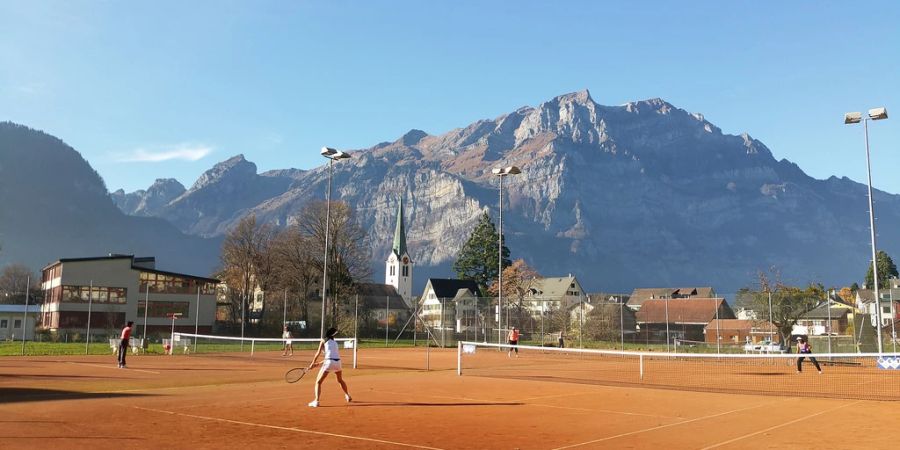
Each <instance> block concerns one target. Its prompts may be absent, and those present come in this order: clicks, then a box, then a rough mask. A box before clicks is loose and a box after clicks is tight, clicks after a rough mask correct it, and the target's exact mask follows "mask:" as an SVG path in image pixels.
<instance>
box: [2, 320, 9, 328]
mask: <svg viewBox="0 0 900 450" xmlns="http://www.w3.org/2000/svg"><path fill="white" fill-rule="evenodd" d="M0 328H4V329H5V328H9V320H7V319H0Z"/></svg>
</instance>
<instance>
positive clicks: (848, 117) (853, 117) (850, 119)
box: [323, 112, 862, 151]
mask: <svg viewBox="0 0 900 450" xmlns="http://www.w3.org/2000/svg"><path fill="white" fill-rule="evenodd" d="M861 120H862V113H860V112H848V113H846V114H844V124H845V125H849V124H851V123H859V122H860V121H861ZM323 151H324V150H323Z"/></svg>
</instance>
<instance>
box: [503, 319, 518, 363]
mask: <svg viewBox="0 0 900 450" xmlns="http://www.w3.org/2000/svg"><path fill="white" fill-rule="evenodd" d="M507 343H508V344H509V346H510V347H509V351H508V352H506V356H507V357H511V356H512V352H513V350H515V352H516V358H518V357H519V329H518V328H516V327H513V329H512V330H509V336H508V337H507Z"/></svg>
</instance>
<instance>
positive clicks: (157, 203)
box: [110, 178, 185, 216]
mask: <svg viewBox="0 0 900 450" xmlns="http://www.w3.org/2000/svg"><path fill="white" fill-rule="evenodd" d="M184 192H185V188H184V186H183V185H182V184H181V183H179V182H178V180H176V179H174V178H158V179H157V180H156V182H154V183H153V184H152V185H151V186H150V188H148V189H147V190H146V191H145V190H143V189H140V190H137V191H135V192H132V193H130V194H126V193H125V191H123V190H122V189H119V190H117V191H115V192H113V193H112V194H110V197H112V199H113V202H114V203H115V204H116V206H118V207H119V209H120V210H122V212H124V213H126V214H130V215H132V216H156V215H158V214H159V213H160V210H161V209H162V208H163V207H165V206H166V205H168V204H169V202H171V201H172V200H174V199H176V198H178V196H180V195H181V194H184Z"/></svg>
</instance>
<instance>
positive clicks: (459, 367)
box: [456, 341, 463, 376]
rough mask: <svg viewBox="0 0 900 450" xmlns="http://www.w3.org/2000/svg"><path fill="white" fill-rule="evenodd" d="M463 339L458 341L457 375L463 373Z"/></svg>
mask: <svg viewBox="0 0 900 450" xmlns="http://www.w3.org/2000/svg"><path fill="white" fill-rule="evenodd" d="M462 346H463V344H462V341H456V375H457V376H460V375H462Z"/></svg>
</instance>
